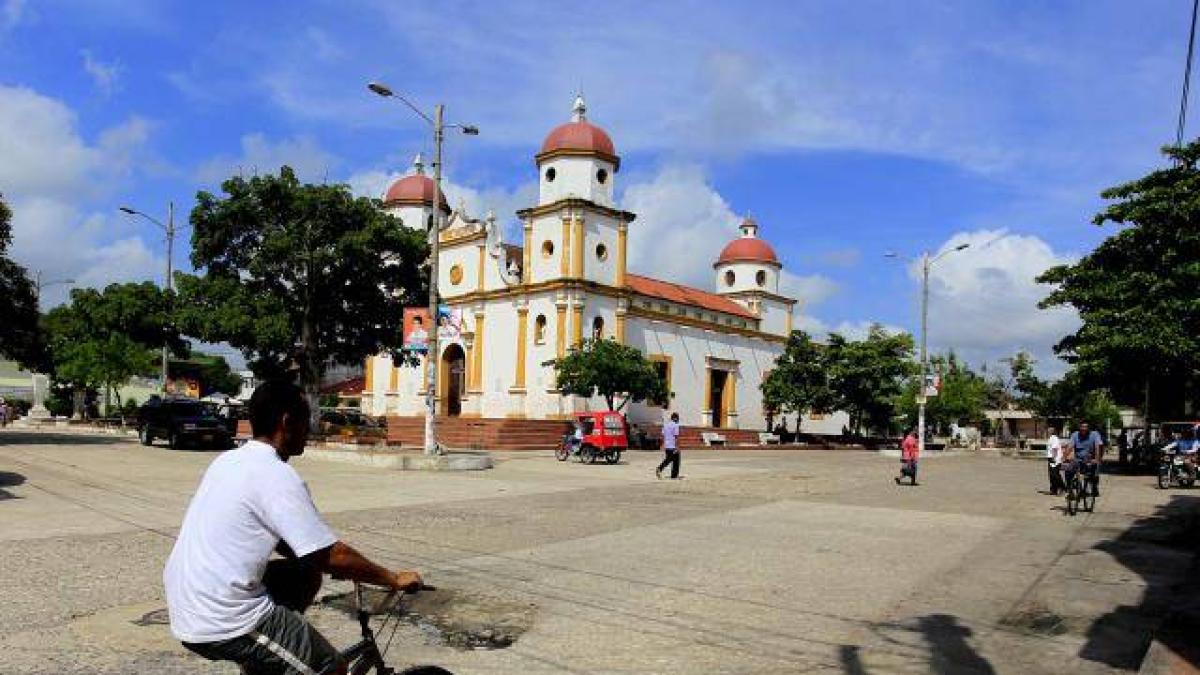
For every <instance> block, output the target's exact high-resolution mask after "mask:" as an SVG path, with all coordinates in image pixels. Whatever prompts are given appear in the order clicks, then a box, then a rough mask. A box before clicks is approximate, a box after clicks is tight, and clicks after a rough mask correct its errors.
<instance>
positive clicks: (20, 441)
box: [0, 431, 136, 446]
mask: <svg viewBox="0 0 1200 675" xmlns="http://www.w3.org/2000/svg"><path fill="white" fill-rule="evenodd" d="M135 440H136V439H133V438H127V437H125V436H100V435H95V436H93V435H90V434H60V433H55V432H53V431H30V432H19V431H6V432H0V446H4V445H116V444H118V443H129V442H130V441H135Z"/></svg>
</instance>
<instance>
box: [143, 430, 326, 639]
mask: <svg viewBox="0 0 1200 675" xmlns="http://www.w3.org/2000/svg"><path fill="white" fill-rule="evenodd" d="M280 539H282V540H283V541H285V542H287V545H288V546H290V547H291V549H292V551H294V552H295V553H296V555H297V556H305V555H308V554H309V553H312V552H313V551H319V550H321V549H323V548H325V547H327V546H331V545H333V543H334V542H336V541H337V536H335V535H334V533H333V531H332V530H330V529H329V526H328V525H326V524H325V521H324V520H322V519H321V515H320V514H319V513H318V512H317V507H316V505H315V504H313V501H312V496H311V495H309V493H308V486H306V485H305V484H304V481H303V480H302V479H301V478H300V474H298V473H296V470H295V469H293V468H292V467H291V466H289V465H288V464H287V462H284V461H283V460H281V459H279V455H277V454H276V453H275V448H273V447H271V446H269V445H267V444H266V443H260V442H258V441H250V442H248V443H246V444H245V445H243V446H242V447H240V448H237V449H235V450H230V451H229V452H226V453H224V454H222V455H221V456H220V457H218V458H217V459H216V460H214V461H213V463H212V464H211V465H210V466H209V467H208V471H206V472H204V478H203V480H201V481H200V487H199V488H197V490H196V495H195V496H194V497H192V503H191V504H190V505H189V506H188V510H187V515H185V516H184V517H183V528H182V529H180V531H179V538H178V539H176V541H175V548H174V549H173V550H172V551H171V557H170V559H168V560H167V567H166V569H165V570H164V571H163V585H164V586H165V587H166V593H167V608H168V609H169V613H170V617H171V632H172V633H173V634H174V635H175V637H176V638H178V639H180V640H182V641H184V642H216V641H218V640H227V639H230V638H235V637H238V636H241V635H245V634H246V633H248V632H250V631H251V630H253V629H254V627H255V626H256V625H258V623H259V622H260V621H261V620H262V619H263V618H264V617H265V616H266V615H267V613H268V612H270V611H271V609H272V608H273V607H274V603H273V602H272V601H271V598H270V597H269V596H268V595H267V591H266V589H265V588H264V587H263V585H262V575H263V571H264V570H265V569H266V567H267V560H268V559H269V558H270V557H271V552H272V551H274V550H275V546H276V545H278V544H279V540H280Z"/></svg>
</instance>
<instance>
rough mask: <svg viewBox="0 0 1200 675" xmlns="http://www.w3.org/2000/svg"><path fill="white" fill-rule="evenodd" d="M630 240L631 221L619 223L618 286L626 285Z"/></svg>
mask: <svg viewBox="0 0 1200 675" xmlns="http://www.w3.org/2000/svg"><path fill="white" fill-rule="evenodd" d="M628 242H629V223H626V222H625V221H623V220H622V221H621V222H620V223H618V224H617V279H616V286H617V288H624V287H625V260H626V258H625V248H626V246H627V244H628Z"/></svg>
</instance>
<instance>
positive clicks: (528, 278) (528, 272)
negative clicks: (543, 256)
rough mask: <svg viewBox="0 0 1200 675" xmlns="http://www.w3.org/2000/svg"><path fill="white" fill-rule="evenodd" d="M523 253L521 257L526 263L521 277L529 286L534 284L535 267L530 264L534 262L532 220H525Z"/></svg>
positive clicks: (523, 264) (523, 265)
mask: <svg viewBox="0 0 1200 675" xmlns="http://www.w3.org/2000/svg"><path fill="white" fill-rule="evenodd" d="M521 252H522V255H521V257H522V258H524V261H523V263H522V265H521V277H522V278H523V279H524V280H525V283H527V284H528V283H532V282H533V265H531V264H530V262H532V261H533V221H532V220H528V219H526V220H525V245H524V246H523V247H522V249H521Z"/></svg>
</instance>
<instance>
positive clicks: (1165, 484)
mask: <svg viewBox="0 0 1200 675" xmlns="http://www.w3.org/2000/svg"><path fill="white" fill-rule="evenodd" d="M1158 487H1159V488H1160V489H1162V490H1166V489H1167V488H1169V487H1171V463H1170V462H1163V463H1162V464H1159V465H1158Z"/></svg>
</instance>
